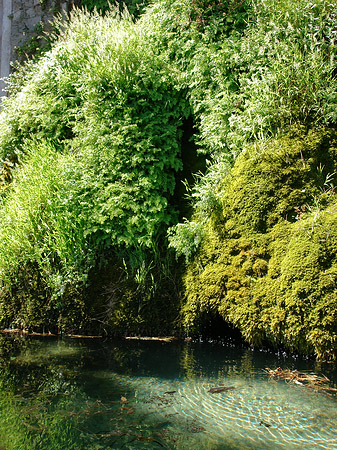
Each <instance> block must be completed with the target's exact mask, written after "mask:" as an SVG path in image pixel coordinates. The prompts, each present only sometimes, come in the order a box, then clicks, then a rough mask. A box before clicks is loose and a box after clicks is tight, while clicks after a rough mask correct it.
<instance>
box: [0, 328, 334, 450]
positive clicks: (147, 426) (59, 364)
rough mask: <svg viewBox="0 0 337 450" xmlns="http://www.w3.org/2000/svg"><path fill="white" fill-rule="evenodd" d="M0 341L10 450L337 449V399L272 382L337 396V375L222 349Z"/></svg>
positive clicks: (0, 435)
mask: <svg viewBox="0 0 337 450" xmlns="http://www.w3.org/2000/svg"><path fill="white" fill-rule="evenodd" d="M0 340H1V342H0V344H1V346H0V348H1V350H0V364H1V376H0V387H1V391H0V408H1V409H0V449H6V450H10V449H15V450H26V449H27V450H28V449H29V450H32V449H33V450H34V449H37V450H40V449H41V450H42V449H48V450H54V449H55V450H61V449H64V450H75V449H76V450H82V449H83V450H86V449H89V450H107V449H144V450H145V449H153V450H155V449H161V448H162V449H163V448H164V449H170V450H173V449H177V450H185V449H186V450H194V449H195V450H204V449H205V450H206V449H207V450H229V449H231V450H234V449H235V450H239V449H240V450H241V449H256V450H264V449H273V450H277V449H286V450H292V449H302V450H318V449H329V450H334V449H336V450H337V397H331V396H328V395H326V394H324V393H323V392H314V391H313V390H312V389H308V388H306V387H304V386H300V385H296V384H291V383H285V382H284V381H277V380H273V379H270V378H269V377H268V376H267V375H266V374H265V373H264V371H263V369H265V368H266V367H269V368H273V369H274V368H276V367H282V368H284V369H285V368H290V369H292V370H294V369H298V370H314V371H316V372H319V373H324V374H325V375H326V376H328V377H329V378H330V380H331V382H330V387H336V366H333V365H329V364H320V365H319V364H317V363H315V362H313V361H310V360H301V359H299V358H294V357H287V356H285V355H281V354H279V355H274V354H271V353H268V352H261V351H254V350H252V349H247V348H243V347H241V346H225V345H218V344H217V345H216V344H210V343H186V342H172V343H165V342H146V341H145V342H144V341H143V342H140V341H114V340H90V339H87V340H84V339H83V340H78V339H70V338H64V339H56V338H44V339H41V338H40V339H38V338H25V339H24V338H20V337H17V336H16V337H13V336H10V337H7V336H2V337H0ZM219 386H226V387H231V389H230V390H227V391H224V392H216V393H211V392H209V390H210V389H211V388H214V387H219Z"/></svg>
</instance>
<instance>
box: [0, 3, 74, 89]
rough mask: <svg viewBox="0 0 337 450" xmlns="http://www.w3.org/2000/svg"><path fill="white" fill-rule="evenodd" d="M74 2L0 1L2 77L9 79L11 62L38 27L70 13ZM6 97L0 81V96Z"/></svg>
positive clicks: (0, 75) (0, 73)
mask: <svg viewBox="0 0 337 450" xmlns="http://www.w3.org/2000/svg"><path fill="white" fill-rule="evenodd" d="M72 4H73V1H72V0H0V30H1V35H0V78H3V77H8V75H9V74H10V70H11V62H14V61H15V60H17V58H18V54H17V52H16V51H15V49H16V48H18V47H22V46H23V45H24V44H25V43H27V42H29V41H30V39H31V38H32V36H33V35H34V33H36V28H37V27H38V26H40V25H42V24H43V25H44V26H46V25H47V24H48V23H49V22H50V20H52V18H53V16H54V14H55V13H56V12H60V11H62V10H63V11H68V10H69V8H70V7H71V5H72ZM4 95H6V91H5V83H4V81H3V80H0V97H2V96H4Z"/></svg>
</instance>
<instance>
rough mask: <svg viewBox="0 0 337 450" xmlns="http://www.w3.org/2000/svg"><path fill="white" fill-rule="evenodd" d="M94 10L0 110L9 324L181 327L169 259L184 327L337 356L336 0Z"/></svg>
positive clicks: (25, 72)
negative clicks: (216, 323)
mask: <svg viewBox="0 0 337 450" xmlns="http://www.w3.org/2000/svg"><path fill="white" fill-rule="evenodd" d="M82 3H83V5H82V6H86V7H87V8H88V9H89V10H91V9H92V7H93V3H95V4H96V3H97V4H96V6H97V7H98V9H100V8H101V10H102V11H103V12H104V17H103V16H99V15H98V14H97V12H96V11H94V12H93V13H90V12H88V11H84V12H81V11H79V10H76V9H75V10H74V11H73V12H72V14H71V16H70V18H69V21H68V22H67V23H64V22H56V23H55V25H54V26H55V29H56V34H55V39H54V43H53V44H52V47H51V50H50V51H48V52H47V53H46V54H45V55H44V56H43V57H41V58H40V59H39V60H38V61H36V62H30V63H27V64H25V65H23V66H22V67H21V68H20V69H19V70H17V72H16V73H14V74H13V76H12V77H11V79H10V80H9V89H10V91H11V96H10V97H9V98H8V99H6V101H4V103H3V111H2V113H1V116H0V158H1V160H2V172H1V175H0V182H1V187H0V189H1V203H0V209H1V222H0V283H1V285H0V316H1V320H2V323H3V324H17V325H20V326H21V327H27V326H33V327H36V326H38V327H43V326H48V327H60V328H61V329H69V328H70V329H71V328H74V329H78V328H79V327H81V326H83V327H88V317H91V318H93V317H95V318H96V319H97V320H99V321H100V323H101V324H102V326H103V327H104V328H105V329H107V330H111V327H112V328H113V329H115V330H118V332H123V330H124V331H132V332H151V333H155V332H160V331H169V330H172V327H173V323H174V322H175V319H176V317H177V314H178V310H179V305H180V302H181V290H180V285H179V279H180V274H181V272H182V271H183V270H184V267H183V262H184V261H183V259H181V260H180V261H181V263H180V264H178V265H177V264H175V262H174V251H175V252H176V254H177V255H178V256H185V260H186V261H187V263H188V267H187V272H186V274H185V277H184V280H185V294H186V295H185V298H186V301H187V303H186V305H185V306H183V315H184V321H185V325H186V326H188V327H189V326H193V327H195V326H197V325H198V323H200V322H201V321H202V320H203V318H202V317H203V314H204V313H206V312H207V314H209V313H210V312H211V314H212V312H214V313H216V314H220V315H221V316H222V317H223V318H224V319H225V320H226V321H228V322H230V323H232V324H234V325H235V326H236V327H238V328H239V329H240V330H241V332H242V333H243V335H244V337H245V338H246V339H248V340H249V341H250V342H254V343H261V342H274V343H276V344H280V343H282V344H283V345H284V346H286V347H289V348H292V349H299V350H301V351H308V352H311V351H315V352H316V354H317V355H319V356H321V357H329V358H330V357H335V355H336V317H335V314H336V304H335V302H336V300H335V297H336V294H335V287H334V286H335V283H336V268H335V265H334V264H335V263H334V256H333V255H334V248H335V247H336V241H335V237H334V236H335V234H334V225H333V224H334V220H333V218H334V214H335V210H334V206H333V205H334V195H335V193H334V188H333V179H334V172H335V171H336V161H337V159H336V154H335V151H334V148H335V147H334V146H335V143H334V139H335V137H334V132H333V130H334V128H335V125H336V101H337V96H336V92H337V78H336V52H337V50H336V48H337V47H336V45H335V44H336V36H337V14H336V11H337V10H336V3H335V1H331V2H328V1H327V0H319V1H317V2H315V3H312V2H311V1H309V0H299V1H297V2H291V1H290V0H281V1H276V0H256V1H255V0H254V1H253V0H217V1H215V0H214V1H212V0H193V1H188V0H157V1H154V2H153V3H152V4H149V6H148V7H147V8H146V9H144V10H143V9H142V8H145V4H146V3H147V2H143V3H142V2H132V5H133V6H135V5H136V6H137V5H138V6H139V8H141V9H139V11H138V12H139V13H140V12H141V14H140V16H139V18H138V19H137V20H136V19H134V18H133V17H131V16H130V15H129V14H128V13H127V12H126V10H122V11H120V8H119V7H114V8H111V9H109V10H106V5H105V6H104V5H103V3H104V2H101V3H99V2H90V1H89V0H88V1H86V2H82ZM130 5H131V3H130ZM52 40H53V39H52ZM191 122H192V123H193V127H192V128H193V130H192V131H191V127H189V128H190V129H189V131H188V132H187V128H188V126H187V124H188V123H191ZM193 149H197V152H198V155H199V156H197V155H196V154H195V153H193V151H194V150H193ZM192 150H193V151H192ZM191 159H192V161H191ZM205 164H206V165H207V170H206V171H204V170H203V171H202V172H201V173H196V171H197V169H198V168H199V167H200V168H202V169H204V166H205ZM193 174H194V177H193ZM184 179H186V181H185V182H184V186H185V188H182V181H184ZM186 192H187V193H189V200H190V208H186V203H185V199H184V198H183V196H184V193H186ZM189 210H190V211H191V214H190V215H188V214H187V212H188V211H189ZM183 213H184V214H185V215H186V216H187V217H186V218H184V219H183V220H181V218H182V214H183ZM179 220H180V223H177V222H178V221H179ZM167 236H168V237H169V245H168V240H167ZM323 236H327V238H326V239H325V241H324V239H323ZM323 241H324V243H323ZM240 255H241V256H240ZM305 255H307V257H305ZM320 255H326V256H325V257H323V256H320ZM303 260H304V261H306V264H307V265H306V264H299V261H302V262H303ZM294 280H295V281H296V280H298V283H296V282H295V281H294ZM300 284H301V287H300V286H299V285H300ZM102 292H105V294H104V295H103V296H100V295H98V294H101V293H102ZM272 293H274V294H272ZM93 298H94V300H93ZM183 303H184V301H183ZM168 304H170V307H167V305H168ZM178 322H179V321H178Z"/></svg>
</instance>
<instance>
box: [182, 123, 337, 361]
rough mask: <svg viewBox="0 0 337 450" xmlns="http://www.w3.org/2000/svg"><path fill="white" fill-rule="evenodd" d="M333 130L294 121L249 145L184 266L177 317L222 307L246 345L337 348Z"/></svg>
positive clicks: (330, 352) (333, 352) (324, 354)
mask: <svg viewBox="0 0 337 450" xmlns="http://www.w3.org/2000/svg"><path fill="white" fill-rule="evenodd" d="M336 147H337V141H336V134H335V133H334V132H333V131H331V130H327V129H323V128H315V129H311V130H309V131H307V130H304V129H303V128H302V127H297V128H296V130H293V131H292V132H291V133H289V134H287V135H286V136H283V137H281V138H279V139H277V140H274V141H272V142H264V143H261V144H259V145H256V146H254V147H251V148H250V149H248V150H247V151H246V152H244V153H243V154H242V155H241V156H240V157H239V158H238V159H237V161H236V163H235V166H234V168H233V169H232V171H231V174H230V176H229V177H228V179H227V180H226V181H225V183H226V185H225V194H224V196H223V198H222V208H221V212H220V213H216V214H214V215H213V216H212V217H211V219H210V220H209V223H208V228H207V233H206V238H205V239H204V241H203V243H202V246H201V248H200V252H199V254H198V256H197V257H196V258H195V259H194V261H193V262H192V263H191V264H190V265H189V266H188V268H187V272H186V275H185V288H186V296H187V301H186V305H185V308H184V320H185V325H186V326H187V327H188V328H192V329H193V328H196V327H197V325H198V324H199V323H200V322H201V321H202V318H203V316H204V315H205V314H207V315H208V314H209V313H214V314H217V313H220V315H221V316H222V317H223V318H224V319H225V320H226V321H228V322H230V323H231V324H233V325H234V326H236V327H238V328H239V329H240V331H241V332H242V334H243V336H244V337H245V339H247V341H249V342H250V343H252V344H254V345H260V344H262V343H265V342H269V343H273V344H275V345H282V346H284V347H286V348H288V349H290V350H294V351H295V350H296V351H300V352H305V353H312V352H314V353H315V354H316V356H317V357H318V358H327V359H333V358H336V356H337V195H336V193H335V190H334V185H333V184H334V182H333V179H334V173H335V172H336V171H337V167H336V166H337V148H336Z"/></svg>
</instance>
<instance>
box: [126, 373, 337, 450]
mask: <svg viewBox="0 0 337 450" xmlns="http://www.w3.org/2000/svg"><path fill="white" fill-rule="evenodd" d="M122 381H123V383H124V384H125V382H126V381H127V383H128V385H129V388H130V390H131V392H133V393H134V394H133V395H134V398H133V399H132V400H131V402H134V403H135V414H136V415H137V416H138V417H139V418H140V420H144V418H146V420H148V421H150V422H151V421H152V422H159V421H165V420H166V421H167V419H169V426H168V429H169V430H170V433H171V436H173V435H176V436H179V446H178V447H177V448H179V449H184V448H186V449H188V445H191V443H189V437H190V435H191V434H197V435H198V436H197V441H198V447H197V448H198V450H201V449H203V448H205V449H206V448H217V449H224V450H225V449H232V448H233V449H240V448H246V449H259V450H265V449H273V450H277V449H287V450H293V449H301V450H337V408H336V401H335V400H333V399H330V398H328V397H325V396H324V395H322V394H319V393H313V392H307V391H306V390H305V389H303V388H299V387H298V386H292V385H289V384H286V383H283V382H275V381H268V380H266V379H260V378H257V379H255V380H252V379H249V381H246V380H245V379H244V378H243V379H241V380H240V379H239V378H237V377H236V378H235V380H230V379H219V380H217V385H224V386H233V387H234V388H235V389H233V390H228V391H225V392H219V393H214V394H212V393H210V392H208V391H209V389H210V388H211V387H214V385H215V384H214V380H213V379H212V380H209V379H207V378H199V379H193V380H160V379H157V378H151V377H150V378H146V377H143V378H128V379H126V378H123V380H122ZM195 438H196V437H195ZM184 440H185V444H184ZM210 442H213V443H214V445H216V447H211V446H210ZM184 445H186V447H185V446H184ZM189 450H192V447H190V448H189Z"/></svg>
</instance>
